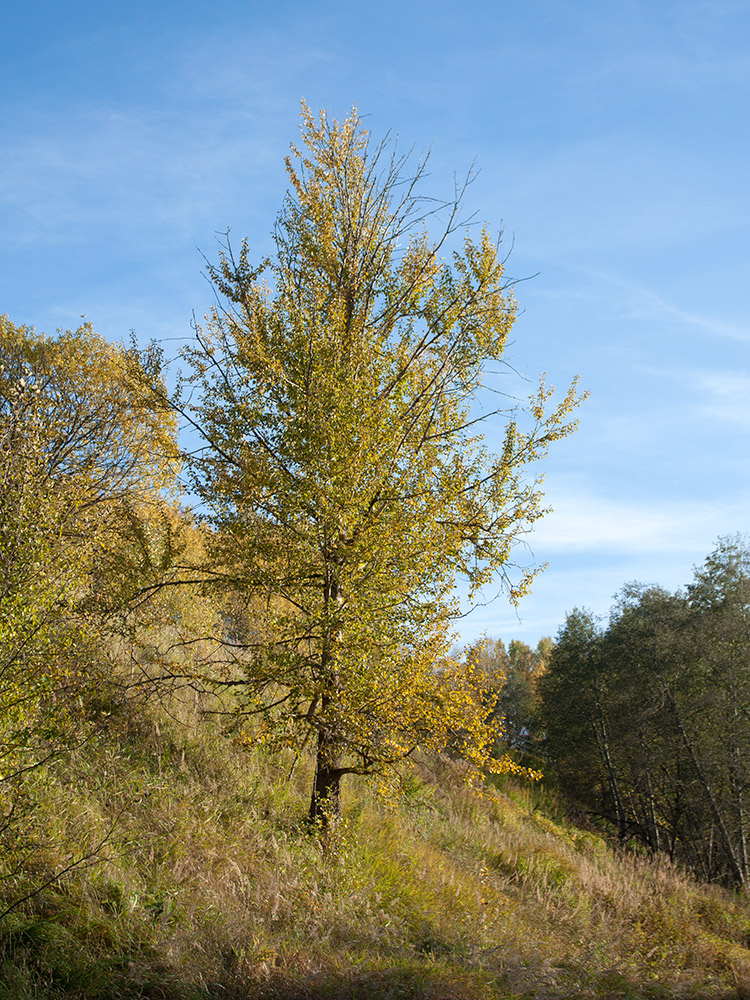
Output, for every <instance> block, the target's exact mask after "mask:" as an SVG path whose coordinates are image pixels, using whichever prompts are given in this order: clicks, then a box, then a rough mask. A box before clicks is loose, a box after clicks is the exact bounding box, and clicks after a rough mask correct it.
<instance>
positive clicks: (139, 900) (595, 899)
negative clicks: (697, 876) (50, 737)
mask: <svg viewBox="0 0 750 1000" xmlns="http://www.w3.org/2000/svg"><path fill="white" fill-rule="evenodd" d="M120 721H121V724H120V727H119V730H118V738H117V740H116V741H114V740H111V739H109V740H108V739H106V738H105V737H103V736H102V737H101V738H100V739H98V740H97V741H92V742H91V744H90V745H88V746H87V747H85V748H84V749H83V750H82V751H81V753H80V754H78V755H77V756H76V757H75V759H72V760H71V761H70V762H69V763H68V764H67V765H66V766H64V767H63V766H61V765H59V764H58V765H57V766H56V767H55V768H54V769H52V768H51V769H50V770H49V771H48V772H45V773H43V774H42V773H40V774H39V775H38V776H37V778H35V782H34V786H33V788H32V790H31V792H30V794H32V795H33V797H34V809H35V815H36V824H37V826H38V827H39V829H40V831H42V833H43V834H44V839H45V842H46V843H48V844H49V843H55V844H57V845H59V846H58V849H57V851H56V852H55V851H52V852H48V854H47V855H46V856H45V858H44V859H40V864H42V861H43V864H44V865H46V866H48V867H50V869H52V868H53V867H54V865H59V864H60V863H61V862H62V861H63V860H64V858H65V857H68V856H69V854H70V851H71V850H72V849H75V850H78V851H83V852H85V851H86V850H87V849H88V850H90V849H91V848H92V847H93V846H95V845H96V844H98V843H100V842H101V840H102V837H103V835H104V834H105V833H106V832H107V831H108V830H111V834H110V836H109V839H108V840H107V842H106V845H105V846H104V847H103V848H102V850H101V851H100V852H99V853H98V855H97V863H96V864H95V865H93V866H92V867H90V868H87V869H85V870H81V871H72V872H71V873H70V874H69V876H68V877H67V879H66V880H65V881H63V882H61V883H59V884H53V885H50V886H49V887H48V888H47V889H45V890H44V892H42V893H40V894H38V895H36V896H34V897H32V898H31V899H29V900H28V901H27V902H26V903H24V904H23V906H21V907H20V908H17V909H16V910H15V911H14V912H12V913H10V914H8V915H7V916H6V917H5V919H4V920H3V921H2V924H0V1000H20V998H21V997H23V998H24V1000H25V998H42V997H44V998H60V1000H63V998H71V997H80V998H86V1000H99V998H101V1000H104V998H105V997H106V998H107V1000H110V998H115V1000H117V998H122V1000H130V998H135V997H140V998H143V997H149V998H151V997H153V998H156V997H160V998H164V1000H208V998H215V997H219V996H221V997H228V998H230V1000H231V998H233V997H234V998H237V1000H239V998H240V997H242V998H244V1000H247V998H252V997H268V998H278V1000H285V998H289V1000H291V998H292V997H294V998H298V997H310V998H318V997H320V998H337V997H341V998H344V997H348V998H351V997H358V996H362V997H365V996H366V997H368V998H376V1000H377V998H385V997H423V998H425V1000H427V998H430V1000H443V998H445V1000H448V998H451V1000H462V998H465V1000H478V998H480V997H481V998H493V997H496V998H510V997H516V998H528V1000H531V998H540V1000H541V998H545V1000H554V998H560V1000H562V998H563V997H570V996H580V997H592V998H596V997H599V998H604V997H606V998H610V997H623V998H625V997H628V998H638V997H643V998H646V997H649V998H659V997H667V996H670V997H691V996H692V997H696V998H697V997H710V996H715V997H717V998H718V997H722V998H723V997H727V996H730V995H733V996H736V997H738V998H739V997H741V996H743V995H747V991H748V990H750V952H749V951H748V950H747V945H748V943H749V941H750V904H748V902H747V901H746V900H745V899H744V898H742V897H739V896H730V895H729V894H727V893H725V892H722V891H719V890H717V889H711V888H706V887H701V886H698V885H697V884H696V883H695V882H693V881H692V880H691V879H690V878H688V877H687V876H686V875H684V874H683V873H681V872H680V871H678V870H677V869H675V868H674V867H672V866H670V865H669V864H666V863H664V862H660V863H656V862H654V861H651V860H649V859H647V858H644V857H641V856H636V855H632V854H627V853H624V852H622V851H614V850H613V849H611V848H610V847H609V846H608V845H607V843H606V842H605V840H604V839H603V838H602V837H601V836H599V835H598V834H597V833H595V832H593V831H590V830H579V829H576V828H574V827H570V826H566V825H565V824H564V823H562V822H560V819H561V817H560V814H559V811H558V812H555V811H554V810H552V811H551V813H548V812H545V811H543V810H542V809H540V808H538V807H537V808H535V803H534V802H533V801H532V799H531V797H530V796H529V793H528V792H527V791H525V790H524V789H523V788H520V789H516V788H513V787H511V786H508V787H506V791H505V792H500V791H492V792H488V793H487V794H485V795H483V796H478V795H476V794H473V793H471V792H470V791H467V790H465V789H464V788H462V787H461V785H460V783H459V782H458V781H457V780H455V781H454V780H453V778H452V771H451V767H452V765H450V763H449V762H444V763H443V764H442V766H441V769H440V771H439V773H437V774H436V773H431V772H428V771H427V770H419V769H415V770H414V772H413V773H412V774H411V775H410V776H409V777H408V780H407V781H405V782H404V785H403V802H402V803H401V804H397V805H395V806H394V805H393V804H391V805H386V804H383V803H381V802H380V801H379V800H378V799H377V797H376V796H375V795H374V794H373V793H372V792H371V790H370V788H369V787H368V786H367V785H366V784H364V783H362V782H358V781H356V780H355V781H352V782H351V784H350V786H349V787H348V789H347V800H346V809H345V819H344V821H343V822H342V823H341V824H340V826H339V827H338V829H337V830H336V834H335V842H334V841H329V842H328V843H327V845H326V846H325V849H323V848H322V847H321V845H320V842H319V840H318V839H317V838H316V837H314V836H311V834H310V831H309V828H308V827H307V825H306V824H305V823H304V822H300V817H303V816H304V815H305V811H306V810H305V806H306V799H307V788H308V785H309V779H310V764H309V762H307V761H305V760H301V761H300V762H299V765H298V767H296V768H295V769H291V767H290V765H291V760H288V761H286V760H279V759H275V758H271V757H268V756H266V755H265V754H264V753H263V752H261V751H258V750H256V751H252V752H248V751H247V750H244V749H242V748H240V747H237V746H235V745H234V744H233V743H232V742H231V740H229V739H227V738H226V737H225V736H224V735H222V733H221V731H220V729H219V728H218V727H217V726H216V725H215V724H213V723H211V722H204V723H202V724H197V719H196V720H194V721H195V722H196V724H195V725H192V726H185V725H184V720H182V722H180V723H179V724H178V723H177V722H174V721H173V720H171V719H170V718H169V716H168V715H167V714H165V713H163V712H161V711H160V710H159V709H157V708H154V707H153V706H152V707H151V708H149V709H148V712H145V710H143V709H141V710H140V712H139V714H138V715H137V716H136V717H134V718H127V717H123V718H122V719H121V720H120ZM290 771H292V774H291V777H290ZM510 792H512V794H509V793H510ZM35 877H39V873H38V872H37V873H36V876H35ZM13 892H18V885H14V886H11V885H10V882H9V881H8V880H6V881H4V882H0V894H4V895H3V898H5V897H7V898H9V899H10V898H11V896H12V893H13ZM3 898H0V906H1V905H2V902H3ZM743 991H745V993H743Z"/></svg>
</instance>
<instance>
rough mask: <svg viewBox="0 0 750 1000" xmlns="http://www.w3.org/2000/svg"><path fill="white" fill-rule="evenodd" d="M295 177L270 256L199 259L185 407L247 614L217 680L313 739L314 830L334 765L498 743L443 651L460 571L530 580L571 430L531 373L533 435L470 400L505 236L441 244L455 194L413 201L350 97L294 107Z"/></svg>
mask: <svg viewBox="0 0 750 1000" xmlns="http://www.w3.org/2000/svg"><path fill="white" fill-rule="evenodd" d="M287 172H288V175H289V180H290V185H291V186H290V191H289V194H288V196H287V198H286V200H285V202H284V205H283V208H282V211H281V213H280V215H279V217H278V220H277V224H276V228H275V254H274V255H273V256H272V258H271V259H270V260H266V261H262V262H261V263H260V264H259V265H258V266H257V267H256V266H253V265H252V264H251V263H250V255H249V250H248V245H247V243H246V242H243V244H242V247H241V249H240V250H239V251H238V252H237V253H236V254H235V253H234V252H233V250H232V248H231V245H230V244H229V243H228V242H227V246H226V248H225V251H224V253H223V254H222V257H221V260H220V262H219V265H218V266H217V267H215V268H210V273H211V277H212V279H213V281H214V283H215V287H216V289H217V293H218V304H217V306H216V308H215V309H214V310H213V312H212V313H211V314H210V315H209V316H208V317H207V318H206V322H205V324H204V325H203V326H201V327H199V328H198V329H197V331H196V340H195V342H194V344H193V346H192V347H190V348H189V349H188V350H187V351H186V357H187V359H188V361H189V363H190V366H191V370H192V374H191V376H190V379H189V381H190V382H192V389H191V393H190V394H189V393H188V391H187V387H186V388H185V390H184V392H183V397H182V401H181V402H180V403H179V404H178V405H179V406H180V408H181V409H182V412H183V413H184V414H185V415H186V416H187V417H188V418H189V420H190V421H191V422H192V423H193V425H194V426H195V427H197V428H198V429H199V430H200V433H201V435H202V438H203V447H202V448H201V449H200V450H199V451H198V453H197V454H196V455H195V457H194V459H193V462H192V472H193V486H194V489H195V491H196V492H197V494H198V495H199V497H200V498H201V501H202V503H203V509H204V510H205V511H206V512H207V513H208V516H209V517H210V519H211V521H212V522H213V524H214V526H215V529H216V533H215V537H216V545H215V548H214V552H213V563H212V565H211V567H210V571H211V574H212V575H213V577H214V578H215V579H216V580H217V581H218V582H219V583H222V584H224V585H225V586H226V587H227V590H230V591H231V592H232V593H233V594H234V595H235V598H236V597H237V596H239V598H240V599H242V600H244V601H245V604H246V609H247V615H249V617H247V615H246V624H245V627H244V629H240V630H238V629H236V628H233V629H232V630H231V636H230V638H231V640H232V641H231V642H226V641H225V642H224V646H223V649H224V656H225V657H226V653H227V651H228V650H229V651H230V652H233V654H234V658H235V663H234V666H233V667H232V668H231V669H229V668H227V674H226V677H225V680H226V682H227V683H228V684H231V685H235V686H236V687H237V689H238V691H239V692H240V694H241V707H242V708H243V710H244V711H247V712H258V713H260V714H261V717H264V718H265V719H266V725H267V728H266V732H267V738H268V739H269V740H270V741H276V742H287V743H290V744H291V745H294V746H295V747H297V748H300V747H301V746H303V745H305V744H306V743H308V742H309V741H310V740H312V741H313V745H314V750H315V754H316V761H317V766H316V774H315V779H314V788H313V794H312V801H311V807H310V814H311V818H313V819H320V820H321V821H322V822H323V823H324V824H325V823H326V822H327V821H328V820H327V818H328V817H330V816H335V815H337V814H338V811H339V808H340V806H339V802H340V798H339V796H340V782H341V778H342V776H343V775H345V774H347V773H352V772H356V773H374V772H382V771H383V770H387V769H388V768H389V767H393V766H397V764H398V763H399V762H400V761H402V760H403V759H404V758H406V757H408V756H409V755H410V754H412V753H413V752H414V751H415V749H416V748H418V747H421V748H432V749H441V748H444V747H447V746H453V747H454V748H455V749H456V750H457V751H458V752H460V753H462V754H463V756H464V757H465V759H467V760H468V761H469V762H470V763H471V764H473V765H474V766H476V767H478V766H481V765H482V764H483V763H484V762H485V761H486V760H488V759H489V754H490V751H491V748H492V746H493V744H494V743H495V739H496V733H495V732H494V731H493V727H492V725H490V724H489V723H487V722H486V718H485V716H486V710H485V709H484V708H483V707H482V699H481V697H480V696H478V694H477V693H476V692H473V693H472V690H471V688H472V677H471V674H472V667H471V666H470V665H469V666H467V667H466V668H464V669H463V673H462V672H461V670H460V669H459V668H458V667H457V666H456V665H455V664H454V665H451V664H450V663H449V661H448V650H449V648H450V643H451V640H452V636H451V631H450V625H451V621H452V619H454V617H455V614H456V603H455V599H454V585H455V582H456V579H457V577H465V578H468V580H469V583H470V587H471V589H472V592H476V590H477V589H478V588H479V587H481V586H482V585H484V584H486V583H487V582H488V581H490V580H491V579H493V578H494V577H495V576H496V575H497V574H498V573H500V574H502V577H503V580H504V582H505V584H506V585H507V590H508V593H509V595H510V597H511V599H513V600H516V599H518V597H520V596H521V595H522V594H523V592H524V591H525V590H526V588H527V587H528V584H529V582H530V579H531V577H532V576H533V572H531V571H520V572H519V573H518V575H517V578H515V579H514V578H512V576H511V574H510V573H509V572H508V566H509V559H510V557H511V553H512V551H513V549H514V546H515V544H516V543H517V542H518V540H519V539H520V538H521V536H522V535H523V534H524V533H525V532H526V531H527V530H528V529H529V526H530V525H531V524H532V522H534V521H535V520H536V519H537V518H539V517H541V516H542V514H543V513H544V510H543V507H542V496H541V493H540V491H539V489H538V482H537V480H535V479H534V478H527V477H526V474H525V467H526V466H527V465H528V464H529V463H533V462H535V461H536V460H538V459H539V458H541V457H542V456H543V455H544V454H545V452H546V450H547V447H548V445H549V444H550V443H551V442H553V441H555V440H557V439H558V438H561V437H563V436H564V435H566V434H568V433H569V432H570V431H571V430H572V429H573V427H574V426H575V423H574V421H572V420H571V419H570V411H571V410H572V409H573V407H574V406H575V405H576V403H577V402H578V397H577V394H576V387H575V386H572V387H571V389H570V390H569V391H568V392H567V394H566V395H565V396H564V397H563V398H562V400H561V401H560V402H559V403H557V405H555V406H554V407H551V406H549V401H550V397H551V394H552V390H551V389H549V388H547V387H546V386H545V385H544V382H542V383H541V384H540V387H539V389H538V392H537V393H536V394H535V395H534V396H533V398H532V399H531V401H530V403H529V405H528V407H527V408H526V409H525V410H524V413H525V417H526V418H527V419H526V424H525V425H524V427H523V428H522V426H521V424H520V423H519V422H518V420H517V419H516V416H515V415H514V414H513V413H508V414H507V420H506V424H505V428H504V437H503V439H502V441H501V442H500V447H499V450H498V452H497V454H493V453H491V452H490V451H488V450H487V448H486V447H485V445H484V443H483V439H482V436H481V434H480V433H479V431H480V424H481V421H482V419H485V420H486V419H487V417H488V416H489V414H485V416H484V417H480V416H479V411H478V410H477V409H476V408H475V402H476V399H477V395H478V393H480V392H481V390H482V386H483V379H484V377H485V373H486V369H487V366H488V365H489V364H497V363H498V362H500V361H501V359H502V357H503V353H504V351H505V347H506V343H507V340H508V335H509V333H510V330H511V328H512V326H513V322H514V320H515V316H516V306H515V302H514V299H513V296H512V294H511V292H510V290H509V288H508V286H507V284H506V280H505V278H504V275H503V261H502V259H501V258H500V255H499V252H498V245H497V243H496V242H495V241H494V240H493V239H492V238H491V237H490V235H489V234H488V233H487V232H486V231H482V232H481V233H479V234H478V235H477V237H476V238H474V237H473V236H472V235H471V234H470V233H468V232H467V234H466V235H465V237H464V238H463V241H462V245H461V247H460V249H458V250H454V251H451V252H449V251H448V249H447V244H446V240H447V239H448V237H450V235H451V234H452V233H455V232H456V230H457V229H458V228H459V225H458V211H459V204H460V200H461V199H460V196H457V197H455V198H454V199H453V200H451V201H450V202H447V203H436V202H434V201H432V200H428V199H425V198H424V197H423V196H422V195H421V194H420V193H419V191H418V187H419V183H420V181H421V180H422V178H423V172H424V163H421V164H419V165H417V166H416V168H415V170H414V171H413V173H411V174H410V173H409V168H408V157H400V156H399V155H398V154H397V152H396V151H395V150H394V148H393V146H392V145H391V144H390V143H389V142H388V141H386V142H385V143H384V144H382V145H379V146H377V147H376V146H374V144H372V143H371V141H370V137H369V134H368V132H367V131H366V130H365V128H364V127H363V124H362V121H361V119H360V118H359V116H358V115H357V113H356V111H354V112H352V113H351V114H350V115H349V116H348V117H347V118H346V120H345V121H343V122H341V123H338V122H330V121H329V120H328V119H327V118H326V116H325V114H321V115H320V117H319V119H315V118H314V117H313V116H312V115H311V114H310V112H309V111H308V109H307V108H306V107H303V116H302V143H301V146H300V148H296V147H295V146H292V155H291V156H290V157H289V158H288V159H287ZM440 208H442V209H443V211H444V212H445V213H446V217H444V218H443V221H442V230H441V232H440V234H439V235H438V237H437V238H434V237H431V236H430V234H429V231H428V225H427V223H428V222H429V221H431V216H433V215H435V216H436V217H437V218H440V213H439V212H437V213H436V212H435V210H436V209H440ZM261 606H262V614H260V613H258V614H255V615H254V614H253V609H255V611H258V609H260V608H261ZM224 638H225V640H226V638H227V637H226V636H225V637H224ZM219 679H220V678H219Z"/></svg>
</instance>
